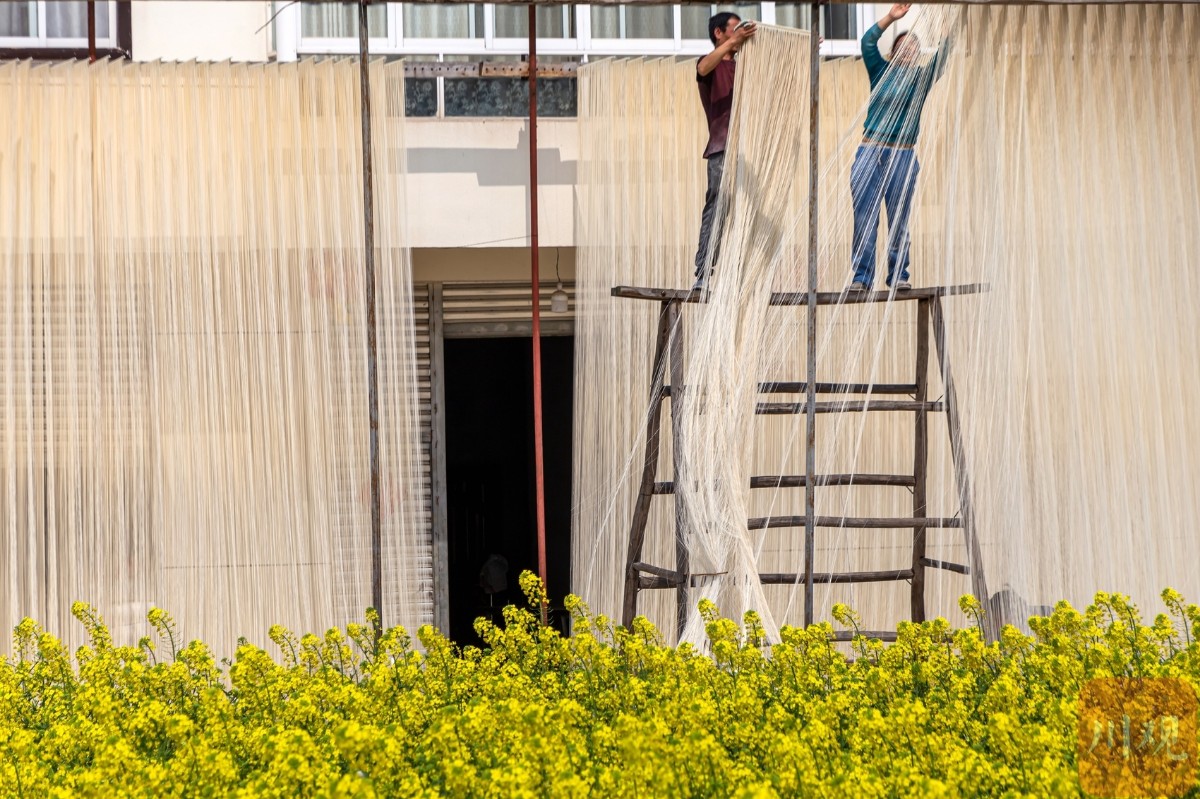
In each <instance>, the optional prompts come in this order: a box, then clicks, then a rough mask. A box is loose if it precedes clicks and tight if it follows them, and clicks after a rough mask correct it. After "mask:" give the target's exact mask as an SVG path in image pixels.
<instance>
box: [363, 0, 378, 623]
mask: <svg viewBox="0 0 1200 799" xmlns="http://www.w3.org/2000/svg"><path fill="white" fill-rule="evenodd" d="M370 2H371V0H358V78H359V89H360V100H359V102H360V103H361V107H362V114H361V116H362V151H363V152H362V159H363V160H362V165H363V257H364V275H363V282H364V283H365V285H366V303H367V413H368V415H369V416H370V425H371V443H370V449H371V604H372V605H374V607H375V611H376V612H377V613H378V614H379V618H380V625H379V626H380V627H382V626H383V621H382V620H383V527H382V520H381V518H380V508H379V376H378V373H377V354H378V353H377V349H376V336H377V333H378V324H377V320H376V318H375V195H374V193H373V186H372V183H373V181H374V169H373V167H372V163H371V76H370V63H369V60H368V55H369V48H368V45H367V39H368V31H367V6H368V5H370ZM377 632H378V630H377Z"/></svg>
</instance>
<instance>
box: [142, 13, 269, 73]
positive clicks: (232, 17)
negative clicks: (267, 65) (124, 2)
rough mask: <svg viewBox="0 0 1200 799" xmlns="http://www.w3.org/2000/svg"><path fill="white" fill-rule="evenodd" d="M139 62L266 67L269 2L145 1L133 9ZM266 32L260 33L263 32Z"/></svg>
mask: <svg viewBox="0 0 1200 799" xmlns="http://www.w3.org/2000/svg"><path fill="white" fill-rule="evenodd" d="M131 5H132V14H131V17H132V20H131V21H132V27H133V30H132V36H133V58H134V60H135V61H155V60H159V59H161V60H164V61H193V60H194V61H266V60H267V59H268V58H269V57H270V56H271V54H272V51H271V26H270V25H266V22H267V20H268V19H269V18H270V16H271V12H270V6H271V4H270V3H267V2H259V3H255V2H236V3H231V2H222V0H143V1H141V2H136V3H132V4H131ZM260 29H261V30H260Z"/></svg>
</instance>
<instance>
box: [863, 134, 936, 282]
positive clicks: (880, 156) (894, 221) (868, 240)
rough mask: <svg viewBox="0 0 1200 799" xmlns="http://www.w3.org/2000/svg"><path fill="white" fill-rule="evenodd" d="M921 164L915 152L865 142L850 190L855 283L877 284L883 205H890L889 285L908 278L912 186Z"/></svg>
mask: <svg viewBox="0 0 1200 799" xmlns="http://www.w3.org/2000/svg"><path fill="white" fill-rule="evenodd" d="M920 171H921V165H920V164H919V163H918V162H917V155H916V153H914V152H913V151H912V150H906V149H903V148H900V147H888V146H886V145H882V144H864V145H862V146H860V147H859V148H858V153H857V154H856V155H855V156H854V166H853V167H851V168H850V194H851V196H852V197H853V198H854V252H853V255H852V258H853V261H854V282H856V283H863V284H864V285H866V286H867V288H870V287H871V285H872V284H873V283H874V282H875V243H876V239H877V238H878V234H879V209H880V206H881V205H883V204H886V205H887V213H888V272H887V284H888V285H889V286H891V285H892V281H893V280H897V281H907V280H908V250H909V235H908V217H909V213H910V212H911V211H912V200H913V189H914V188H915V187H916V185H917V174H918V173H919V172H920Z"/></svg>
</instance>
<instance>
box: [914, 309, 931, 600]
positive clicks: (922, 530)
mask: <svg viewBox="0 0 1200 799" xmlns="http://www.w3.org/2000/svg"><path fill="white" fill-rule="evenodd" d="M916 385H917V393H916V396H915V399H916V401H917V402H925V401H927V400H928V399H929V300H920V301H918V303H917V381H916ZM915 427H916V435H915V436H914V438H913V517H914V518H917V519H921V518H924V517H926V516H927V515H928V513H927V499H926V495H927V478H928V472H929V414H928V411H926V410H925V409H924V408H921V409H919V410H918V411H917V418H916V425H915ZM926 530H927V528H926V527H923V526H922V527H914V528H913V555H912V575H913V576H912V608H911V609H912V620H913V621H915V622H922V621H925V565H924V562H923V561H924V558H925V535H926Z"/></svg>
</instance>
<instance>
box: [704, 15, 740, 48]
mask: <svg viewBox="0 0 1200 799" xmlns="http://www.w3.org/2000/svg"><path fill="white" fill-rule="evenodd" d="M731 19H741V17H739V16H738V15H737V14H734V13H733V12H732V11H722V12H721V13H720V14H713V15H712V16H711V17H709V18H708V38H710V39H712V43H713V44H716V43H717V31H723V30H725V26H726V25H728V24H729V20H731Z"/></svg>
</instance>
